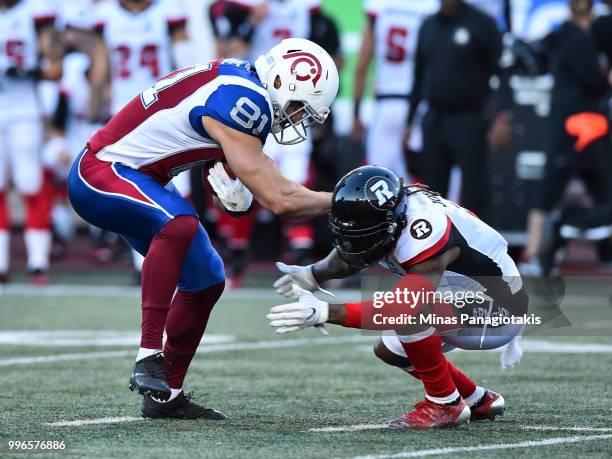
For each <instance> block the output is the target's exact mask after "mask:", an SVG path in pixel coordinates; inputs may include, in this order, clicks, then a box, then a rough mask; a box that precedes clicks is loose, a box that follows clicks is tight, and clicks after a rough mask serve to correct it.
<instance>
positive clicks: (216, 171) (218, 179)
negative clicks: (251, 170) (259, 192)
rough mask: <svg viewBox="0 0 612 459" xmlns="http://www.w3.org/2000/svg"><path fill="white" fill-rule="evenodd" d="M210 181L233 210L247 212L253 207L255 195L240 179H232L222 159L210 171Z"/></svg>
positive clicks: (226, 206) (220, 197) (229, 208)
mask: <svg viewBox="0 0 612 459" xmlns="http://www.w3.org/2000/svg"><path fill="white" fill-rule="evenodd" d="M207 180H208V183H210V186H211V187H212V189H213V190H214V191H215V193H216V194H217V197H218V198H219V199H220V200H221V202H222V203H223V206H224V207H225V208H226V209H227V210H229V211H231V212H245V211H247V210H249V208H250V207H251V203H252V202H253V195H252V194H251V192H250V191H249V190H248V188H247V187H245V186H244V185H243V184H242V182H241V181H240V180H239V179H232V178H231V177H230V176H229V174H228V173H227V171H226V170H225V168H224V167H223V163H222V162H221V161H217V163H215V165H214V166H213V167H211V168H210V170H209V171H208V177H207Z"/></svg>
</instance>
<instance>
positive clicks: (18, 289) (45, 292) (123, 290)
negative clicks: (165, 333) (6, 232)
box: [0, 284, 361, 307]
mask: <svg viewBox="0 0 612 459" xmlns="http://www.w3.org/2000/svg"><path fill="white" fill-rule="evenodd" d="M335 293H337V296H338V298H340V299H347V300H348V299H353V300H358V299H360V298H361V292H360V291H359V290H355V289H352V290H338V291H337V292H335ZM12 296H14V297H24V296H27V297H93V298H138V297H140V287H132V286H109V285H69V284H66V285H64V284H53V285H41V286H36V287H32V286H31V285H29V284H7V285H4V286H0V299H2V298H3V297H4V300H5V301H8V298H9V297H12ZM325 296H326V295H321V298H323V297H325ZM221 299H222V300H224V299H227V300H273V301H279V302H282V301H284V299H283V298H282V297H280V296H278V294H277V293H276V292H275V291H274V290H273V289H272V287H271V286H270V288H237V289H229V288H226V290H225V292H223V296H222V297H221ZM275 304H278V303H275ZM83 306H84V307H87V305H86V304H83Z"/></svg>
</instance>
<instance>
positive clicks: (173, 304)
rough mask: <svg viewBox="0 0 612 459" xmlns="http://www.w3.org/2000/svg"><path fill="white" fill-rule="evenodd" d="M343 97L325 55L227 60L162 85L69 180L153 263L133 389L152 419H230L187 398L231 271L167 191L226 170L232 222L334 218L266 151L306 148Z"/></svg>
mask: <svg viewBox="0 0 612 459" xmlns="http://www.w3.org/2000/svg"><path fill="white" fill-rule="evenodd" d="M337 91H338V72H337V69H336V67H335V64H334V62H333V60H332V59H331V57H330V56H329V55H328V54H327V53H326V52H325V51H324V50H323V49H322V48H320V47H319V46H317V45H315V44H314V43H312V42H310V41H308V40H301V39H288V40H283V41H282V42H281V43H280V44H279V45H277V46H275V47H274V48H272V49H271V50H270V51H269V52H268V53H267V54H265V55H262V56H260V57H259V58H258V59H257V61H256V62H255V64H254V66H253V65H251V64H250V63H249V62H245V61H241V60H238V59H225V60H217V61H214V62H211V63H208V64H201V65H196V66H194V67H190V68H186V69H182V70H178V71H175V72H173V73H171V74H169V75H167V76H165V77H163V78H162V79H160V80H159V81H158V82H157V83H155V85H153V86H152V87H150V88H148V89H146V90H145V91H144V92H142V93H141V94H140V95H137V96H136V97H134V98H133V99H132V100H131V101H130V102H129V103H128V104H127V105H126V106H125V107H123V108H122V109H121V110H120V111H119V112H118V113H117V114H116V115H115V116H114V117H113V118H112V119H111V120H110V121H109V122H108V124H107V125H106V126H105V127H104V128H102V129H101V130H100V131H98V132H97V133H96V134H95V135H94V136H93V137H92V138H91V140H90V141H89V143H88V144H87V146H86V148H85V149H84V150H83V152H82V153H81V154H80V155H79V157H78V158H77V160H76V162H75V164H74V165H73V168H72V170H71V173H70V176H69V179H68V187H69V196H70V201H71V203H72V205H73V207H74V209H75V210H76V211H77V213H78V214H79V215H80V216H81V217H82V218H84V219H85V220H87V221H88V222H89V223H91V224H93V225H95V226H98V227H100V228H103V229H106V230H109V231H113V232H116V233H119V234H121V235H122V236H123V237H124V239H125V240H126V241H127V242H128V243H129V244H130V245H131V246H132V247H133V248H134V249H136V250H138V251H139V252H140V253H141V254H142V255H145V261H144V264H143V270H142V336H141V344H140V350H139V352H138V356H137V361H136V364H135V366H134V370H133V372H132V377H131V380H130V382H131V385H132V386H133V387H134V388H135V389H137V390H138V391H139V392H140V393H142V394H144V395H145V397H144V400H143V406H142V413H143V415H144V416H146V417H175V418H181V419H194V418H206V419H223V418H224V416H223V415H222V414H221V413H219V412H217V411H214V410H211V409H207V408H203V407H201V406H199V405H196V404H194V403H193V402H192V401H191V400H190V399H189V398H188V397H185V395H184V393H183V391H182V386H183V380H184V378H185V375H186V373H187V369H188V367H189V363H190V362H191V360H192V358H193V356H194V354H195V352H196V349H197V347H198V345H199V343H200V340H201V338H202V335H203V333H204V330H205V329H206V324H207V322H208V318H209V315H210V312H211V310H212V308H213V306H214V305H215V303H216V302H217V300H218V299H219V297H220V296H221V293H222V292H223V288H224V285H225V276H224V272H223V263H222V261H221V258H220V257H219V255H218V254H217V252H216V251H215V249H214V248H213V247H212V245H211V244H210V240H209V238H208V235H207V234H206V232H205V231H204V228H203V227H202V225H201V224H200V223H199V221H198V218H197V215H196V212H195V210H194V209H193V207H192V206H191V205H190V204H189V202H187V200H186V199H184V198H183V197H181V196H180V195H179V194H178V193H176V192H175V191H174V189H173V187H172V186H171V185H170V186H166V185H167V184H168V182H169V181H170V179H171V178H172V177H173V176H175V175H176V174H179V173H180V172H182V171H184V170H187V169H189V168H191V167H194V166H196V165H198V164H202V163H205V162H208V161H224V162H225V161H226V162H227V165H228V166H229V168H231V171H233V173H234V174H235V175H236V177H238V179H235V180H234V179H232V178H230V176H229V175H228V173H227V172H226V171H225V169H224V167H223V166H222V164H221V163H218V164H216V165H215V166H214V167H212V168H211V169H210V172H209V175H208V177H207V179H208V181H209V182H210V183H211V185H212V187H213V189H214V190H215V192H216V194H217V196H218V198H219V199H220V200H221V202H222V203H223V206H224V207H225V208H226V209H227V210H228V211H231V212H235V213H244V212H247V211H248V210H249V208H250V207H251V204H252V198H255V200H257V202H258V203H259V204H260V205H261V206H262V207H264V208H266V209H268V210H270V211H272V212H274V213H275V214H278V215H283V216H286V217H289V218H309V217H313V216H316V215H322V214H324V213H326V212H327V211H329V209H330V206H331V196H330V194H329V193H321V192H314V191H311V190H308V189H307V188H304V187H302V186H300V185H297V184H295V183H293V182H291V181H289V180H287V179H285V178H284V177H283V176H282V175H281V174H280V172H279V170H278V167H277V166H276V165H275V164H274V162H273V161H272V160H271V159H270V158H269V157H267V156H266V155H265V154H264V153H263V150H262V148H263V142H264V141H265V139H266V137H267V135H268V133H270V132H271V133H272V134H273V136H274V138H275V139H276V141H277V142H279V143H293V142H297V141H299V140H305V139H306V138H307V136H308V131H307V127H308V126H309V125H311V124H312V123H323V122H325V119H326V118H327V116H328V115H329V106H330V105H331V103H332V102H333V100H334V98H335V97H336V94H337ZM243 183H244V185H243ZM251 192H252V195H251ZM177 287H178V290H177ZM175 290H176V294H175ZM164 329H165V331H166V335H167V339H166V343H165V346H163V353H162V336H163V332H164Z"/></svg>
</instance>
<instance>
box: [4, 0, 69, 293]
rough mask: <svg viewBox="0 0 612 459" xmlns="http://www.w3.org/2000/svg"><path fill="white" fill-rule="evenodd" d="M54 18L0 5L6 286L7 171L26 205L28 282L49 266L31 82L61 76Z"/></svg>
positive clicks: (39, 126) (29, 7) (39, 5)
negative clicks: (53, 33)
mask: <svg viewBox="0 0 612 459" xmlns="http://www.w3.org/2000/svg"><path fill="white" fill-rule="evenodd" d="M54 20H55V12H54V11H53V10H52V9H51V8H50V7H49V6H48V5H47V4H45V2H43V1H37V0H1V1H0V283H3V282H6V280H7V276H8V268H9V251H10V240H9V233H10V220H9V212H8V207H7V191H8V183H7V182H8V176H9V170H10V175H11V177H12V181H13V184H14V185H15V188H16V189H17V191H18V192H19V194H21V196H22V197H23V200H24V204H25V222H24V223H25V232H24V239H25V245H26V251H27V258H28V259H27V267H28V270H29V272H30V276H31V280H32V281H33V282H38V280H40V281H41V282H44V280H45V279H46V277H45V272H46V270H47V268H48V266H49V250H50V246H51V233H50V231H49V221H48V212H46V209H47V207H48V206H47V205H46V202H45V200H44V197H43V196H41V193H40V191H41V186H42V178H43V176H42V166H41V161H40V147H41V145H42V142H43V138H44V137H43V136H44V127H43V111H42V107H41V106H40V104H39V102H38V98H37V93H36V81H37V80H38V79H40V78H49V79H57V78H59V76H60V72H61V63H60V59H61V56H56V55H55V54H54V52H53V46H52V38H51V36H52V29H53V22H54ZM45 61H46V65H45V64H44V63H45Z"/></svg>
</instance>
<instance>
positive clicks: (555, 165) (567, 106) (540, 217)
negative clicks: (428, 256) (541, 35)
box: [525, 0, 610, 274]
mask: <svg viewBox="0 0 612 459" xmlns="http://www.w3.org/2000/svg"><path fill="white" fill-rule="evenodd" d="M569 7H570V11H571V16H570V18H569V20H567V21H565V22H564V23H563V24H562V25H561V27H559V29H557V30H556V31H554V32H552V33H551V34H549V35H548V36H547V37H546V38H545V39H544V40H543V41H542V42H541V43H540V44H539V45H540V48H541V49H540V50H539V52H540V54H542V55H543V56H545V57H546V58H547V60H548V66H549V70H550V72H551V73H552V75H553V77H554V81H555V85H554V88H553V92H552V102H551V113H550V116H549V119H548V136H547V138H548V142H549V143H548V146H547V152H546V155H547V161H546V169H545V175H544V180H543V182H542V183H543V189H542V191H541V193H540V195H539V198H540V199H539V202H537V203H536V204H535V208H534V209H533V210H532V211H531V212H530V214H529V220H528V228H527V229H528V237H529V239H528V245H527V248H526V251H525V259H526V262H527V264H526V266H530V267H532V268H533V269H535V270H536V271H534V274H537V273H538V271H539V269H538V268H539V267H538V266H537V263H535V256H536V254H537V253H538V251H539V249H540V246H541V242H542V241H541V235H542V228H543V225H544V220H545V219H546V217H547V215H548V213H549V212H550V211H551V210H552V209H553V208H554V207H555V206H556V205H557V204H559V199H560V197H561V196H562V195H563V191H564V189H565V187H566V185H567V183H568V181H569V179H570V178H571V177H572V175H574V174H579V175H580V176H581V177H582V178H583V179H584V182H585V185H586V186H587V188H588V190H589V192H590V194H591V196H592V197H593V199H594V201H595V203H596V204H605V203H607V202H609V200H610V190H609V185H608V183H609V179H608V175H609V171H608V170H607V168H606V166H605V161H604V157H603V153H602V151H601V148H602V147H603V146H604V145H605V141H604V140H602V137H603V136H604V135H605V134H606V132H607V122H606V120H605V118H604V116H603V112H602V100H603V97H604V96H605V94H606V92H607V90H608V81H607V78H606V74H605V73H604V72H603V71H602V68H601V66H600V63H599V57H598V48H597V43H596V41H595V39H594V38H593V35H592V34H591V33H590V30H591V25H592V24H593V15H592V7H593V2H592V0H570V1H569ZM600 125H601V126H604V127H605V128H604V129H603V130H600V132H599V133H597V132H596V131H598V129H597V127H598V126H600ZM577 137H578V138H577ZM585 139H587V141H586V142H583V141H584V140H585ZM602 248H604V246H602ZM531 262H534V263H531Z"/></svg>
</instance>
